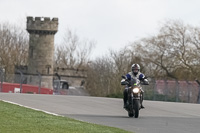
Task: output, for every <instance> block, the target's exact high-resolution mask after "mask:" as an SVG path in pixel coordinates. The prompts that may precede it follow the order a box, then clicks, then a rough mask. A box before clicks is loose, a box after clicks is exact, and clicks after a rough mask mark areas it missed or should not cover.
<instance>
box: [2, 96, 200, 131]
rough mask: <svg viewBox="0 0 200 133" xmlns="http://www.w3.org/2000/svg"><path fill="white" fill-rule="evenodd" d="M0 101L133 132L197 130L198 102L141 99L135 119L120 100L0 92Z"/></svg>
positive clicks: (199, 126) (199, 121)
mask: <svg viewBox="0 0 200 133" xmlns="http://www.w3.org/2000/svg"><path fill="white" fill-rule="evenodd" d="M0 100H6V101H10V102H15V103H18V104H21V105H24V106H28V107H32V108H36V109H41V110H44V111H48V112H52V113H56V114H60V115H63V116H67V117H71V118H75V119H78V120H82V121H87V122H91V123H97V124H102V125H107V126H112V127H118V128H122V129H125V130H129V131H133V132H136V133H199V132H200V105H199V104H187V103H170V102H155V101H144V105H145V109H143V110H141V111H140V116H139V118H129V117H128V115H127V112H126V111H125V110H124V109H123V108H122V103H123V102H122V99H114V98H100V97H88V96H69V95H68V96H66V95H65V96H63V95H37V94H12V93H0Z"/></svg>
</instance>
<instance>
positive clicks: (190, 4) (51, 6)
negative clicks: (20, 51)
mask: <svg viewBox="0 0 200 133" xmlns="http://www.w3.org/2000/svg"><path fill="white" fill-rule="evenodd" d="M199 5H200V1H199V0H56V1H55V0H0V22H2V21H9V22H11V23H19V24H20V25H23V26H25V24H26V16H34V17H35V16H41V17H51V18H52V17H58V18H59V32H58V33H57V34H56V36H55V42H56V43H57V44H59V43H61V40H62V37H63V34H64V32H65V30H66V29H67V28H70V29H72V30H74V31H76V33H77V34H78V35H79V36H80V37H81V38H83V39H85V38H87V39H89V40H96V42H97V45H96V48H95V51H94V52H93V56H94V57H97V56H102V55H104V54H105V53H107V52H108V49H114V50H119V49H120V48H123V47H124V46H125V45H127V44H128V43H129V42H133V41H135V40H137V39H140V38H142V37H146V36H148V35H154V34H155V33H156V31H157V30H158V28H159V25H160V23H162V22H163V21H165V20H166V19H180V20H183V22H184V23H187V24H192V25H196V26H199V25H200V14H199V12H200V8H199Z"/></svg>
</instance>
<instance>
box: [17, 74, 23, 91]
mask: <svg viewBox="0 0 200 133" xmlns="http://www.w3.org/2000/svg"><path fill="white" fill-rule="evenodd" d="M17 72H19V73H20V93H22V79H23V76H24V75H23V73H22V72H21V71H20V70H17Z"/></svg>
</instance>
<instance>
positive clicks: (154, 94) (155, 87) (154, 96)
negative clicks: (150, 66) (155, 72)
mask: <svg viewBox="0 0 200 133" xmlns="http://www.w3.org/2000/svg"><path fill="white" fill-rule="evenodd" d="M154 83H155V85H154V90H153V101H155V100H156V91H157V83H156V80H154Z"/></svg>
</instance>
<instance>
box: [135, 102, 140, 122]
mask: <svg viewBox="0 0 200 133" xmlns="http://www.w3.org/2000/svg"><path fill="white" fill-rule="evenodd" d="M139 102H140V101H139V100H135V101H134V110H135V118H138V117H139Z"/></svg>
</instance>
